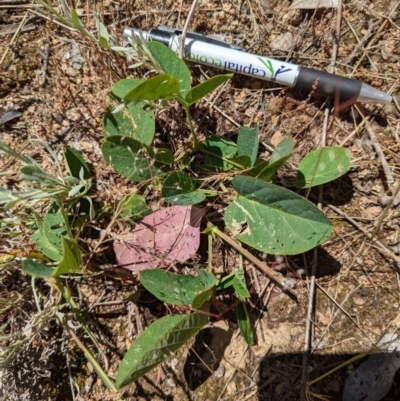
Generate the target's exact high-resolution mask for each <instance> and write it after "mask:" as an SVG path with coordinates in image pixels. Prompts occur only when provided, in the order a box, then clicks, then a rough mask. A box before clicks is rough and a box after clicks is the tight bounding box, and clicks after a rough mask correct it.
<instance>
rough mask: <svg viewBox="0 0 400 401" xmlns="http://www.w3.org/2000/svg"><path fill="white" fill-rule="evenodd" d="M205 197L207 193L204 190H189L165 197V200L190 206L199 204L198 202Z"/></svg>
mask: <svg viewBox="0 0 400 401" xmlns="http://www.w3.org/2000/svg"><path fill="white" fill-rule="evenodd" d="M205 198H206V195H205V194H204V192H201V191H198V190H196V191H193V192H188V193H187V194H179V195H174V196H168V197H166V198H165V201H166V202H168V203H172V204H174V205H179V206H190V205H197V204H198V203H201V202H203V200H204V199H205Z"/></svg>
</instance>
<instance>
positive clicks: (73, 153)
mask: <svg viewBox="0 0 400 401" xmlns="http://www.w3.org/2000/svg"><path fill="white" fill-rule="evenodd" d="M64 157H65V161H66V164H67V168H68V171H69V172H70V174H71V175H72V176H73V177H75V178H79V179H81V177H80V174H81V171H82V172H83V179H85V180H87V179H88V178H90V177H91V174H90V169H89V166H88V165H87V164H86V162H85V160H83V157H82V155H81V154H80V153H79V152H78V151H77V150H76V149H74V148H68V147H67V148H66V149H65V151H64Z"/></svg>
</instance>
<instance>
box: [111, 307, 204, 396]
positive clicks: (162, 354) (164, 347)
mask: <svg viewBox="0 0 400 401" xmlns="http://www.w3.org/2000/svg"><path fill="white" fill-rule="evenodd" d="M207 323H208V317H207V316H205V315H201V314H198V313H193V314H191V315H172V316H164V317H163V318H161V319H159V320H157V321H155V322H154V323H153V324H151V325H150V327H149V328H148V329H147V330H145V331H144V332H143V333H142V334H141V335H140V336H139V337H138V338H137V339H136V341H135V342H134V343H133V344H132V346H131V348H130V349H129V351H128V352H127V353H126V354H125V356H124V359H123V360H122V362H121V365H120V367H119V370H118V374H117V378H116V387H117V388H118V389H119V388H121V387H124V386H126V385H128V384H129V383H132V382H133V381H135V380H137V379H138V378H139V377H141V376H143V375H144V374H145V373H147V372H148V371H149V370H151V369H152V368H154V367H155V366H157V365H158V364H159V363H161V362H162V361H164V360H165V359H166V358H168V357H169V356H170V354H171V352H174V351H176V350H177V349H178V348H180V347H181V346H182V345H183V344H185V343H186V341H188V340H189V339H190V338H191V337H192V336H194V335H195V334H196V333H197V332H198V331H199V330H200V329H201V328H203V327H204V326H205V325H206V324H207Z"/></svg>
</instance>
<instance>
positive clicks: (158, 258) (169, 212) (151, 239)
mask: <svg viewBox="0 0 400 401" xmlns="http://www.w3.org/2000/svg"><path fill="white" fill-rule="evenodd" d="M204 213H205V209H199V208H198V207H195V206H171V207H167V208H164V209H160V210H157V211H156V212H154V213H152V214H150V215H148V216H146V217H145V218H144V219H143V220H141V221H140V222H139V223H137V224H136V225H135V227H134V229H133V230H131V231H124V232H123V233H121V235H120V236H119V238H118V239H117V240H115V241H114V252H115V255H116V257H117V262H118V264H119V265H120V266H122V267H125V268H126V269H129V270H132V271H139V270H143V269H149V268H151V269H154V268H160V267H161V268H162V267H169V266H171V265H172V264H173V263H175V262H184V261H185V260H187V259H189V258H190V256H191V255H194V254H195V253H196V252H197V249H198V248H199V244H200V222H201V219H202V218H203V216H204Z"/></svg>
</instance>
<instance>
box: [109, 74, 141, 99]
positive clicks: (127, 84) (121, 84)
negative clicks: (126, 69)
mask: <svg viewBox="0 0 400 401" xmlns="http://www.w3.org/2000/svg"><path fill="white" fill-rule="evenodd" d="M141 82H144V81H143V80H142V79H138V78H125V79H121V80H120V81H117V82H116V83H115V84H114V85H113V86H112V88H111V92H112V93H113V95H115V96H117V97H118V98H119V99H124V98H125V96H126V95H127V94H128V93H129V92H132V90H133V89H134V88H136V87H137V86H138V85H139V84H140V83H141Z"/></svg>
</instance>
